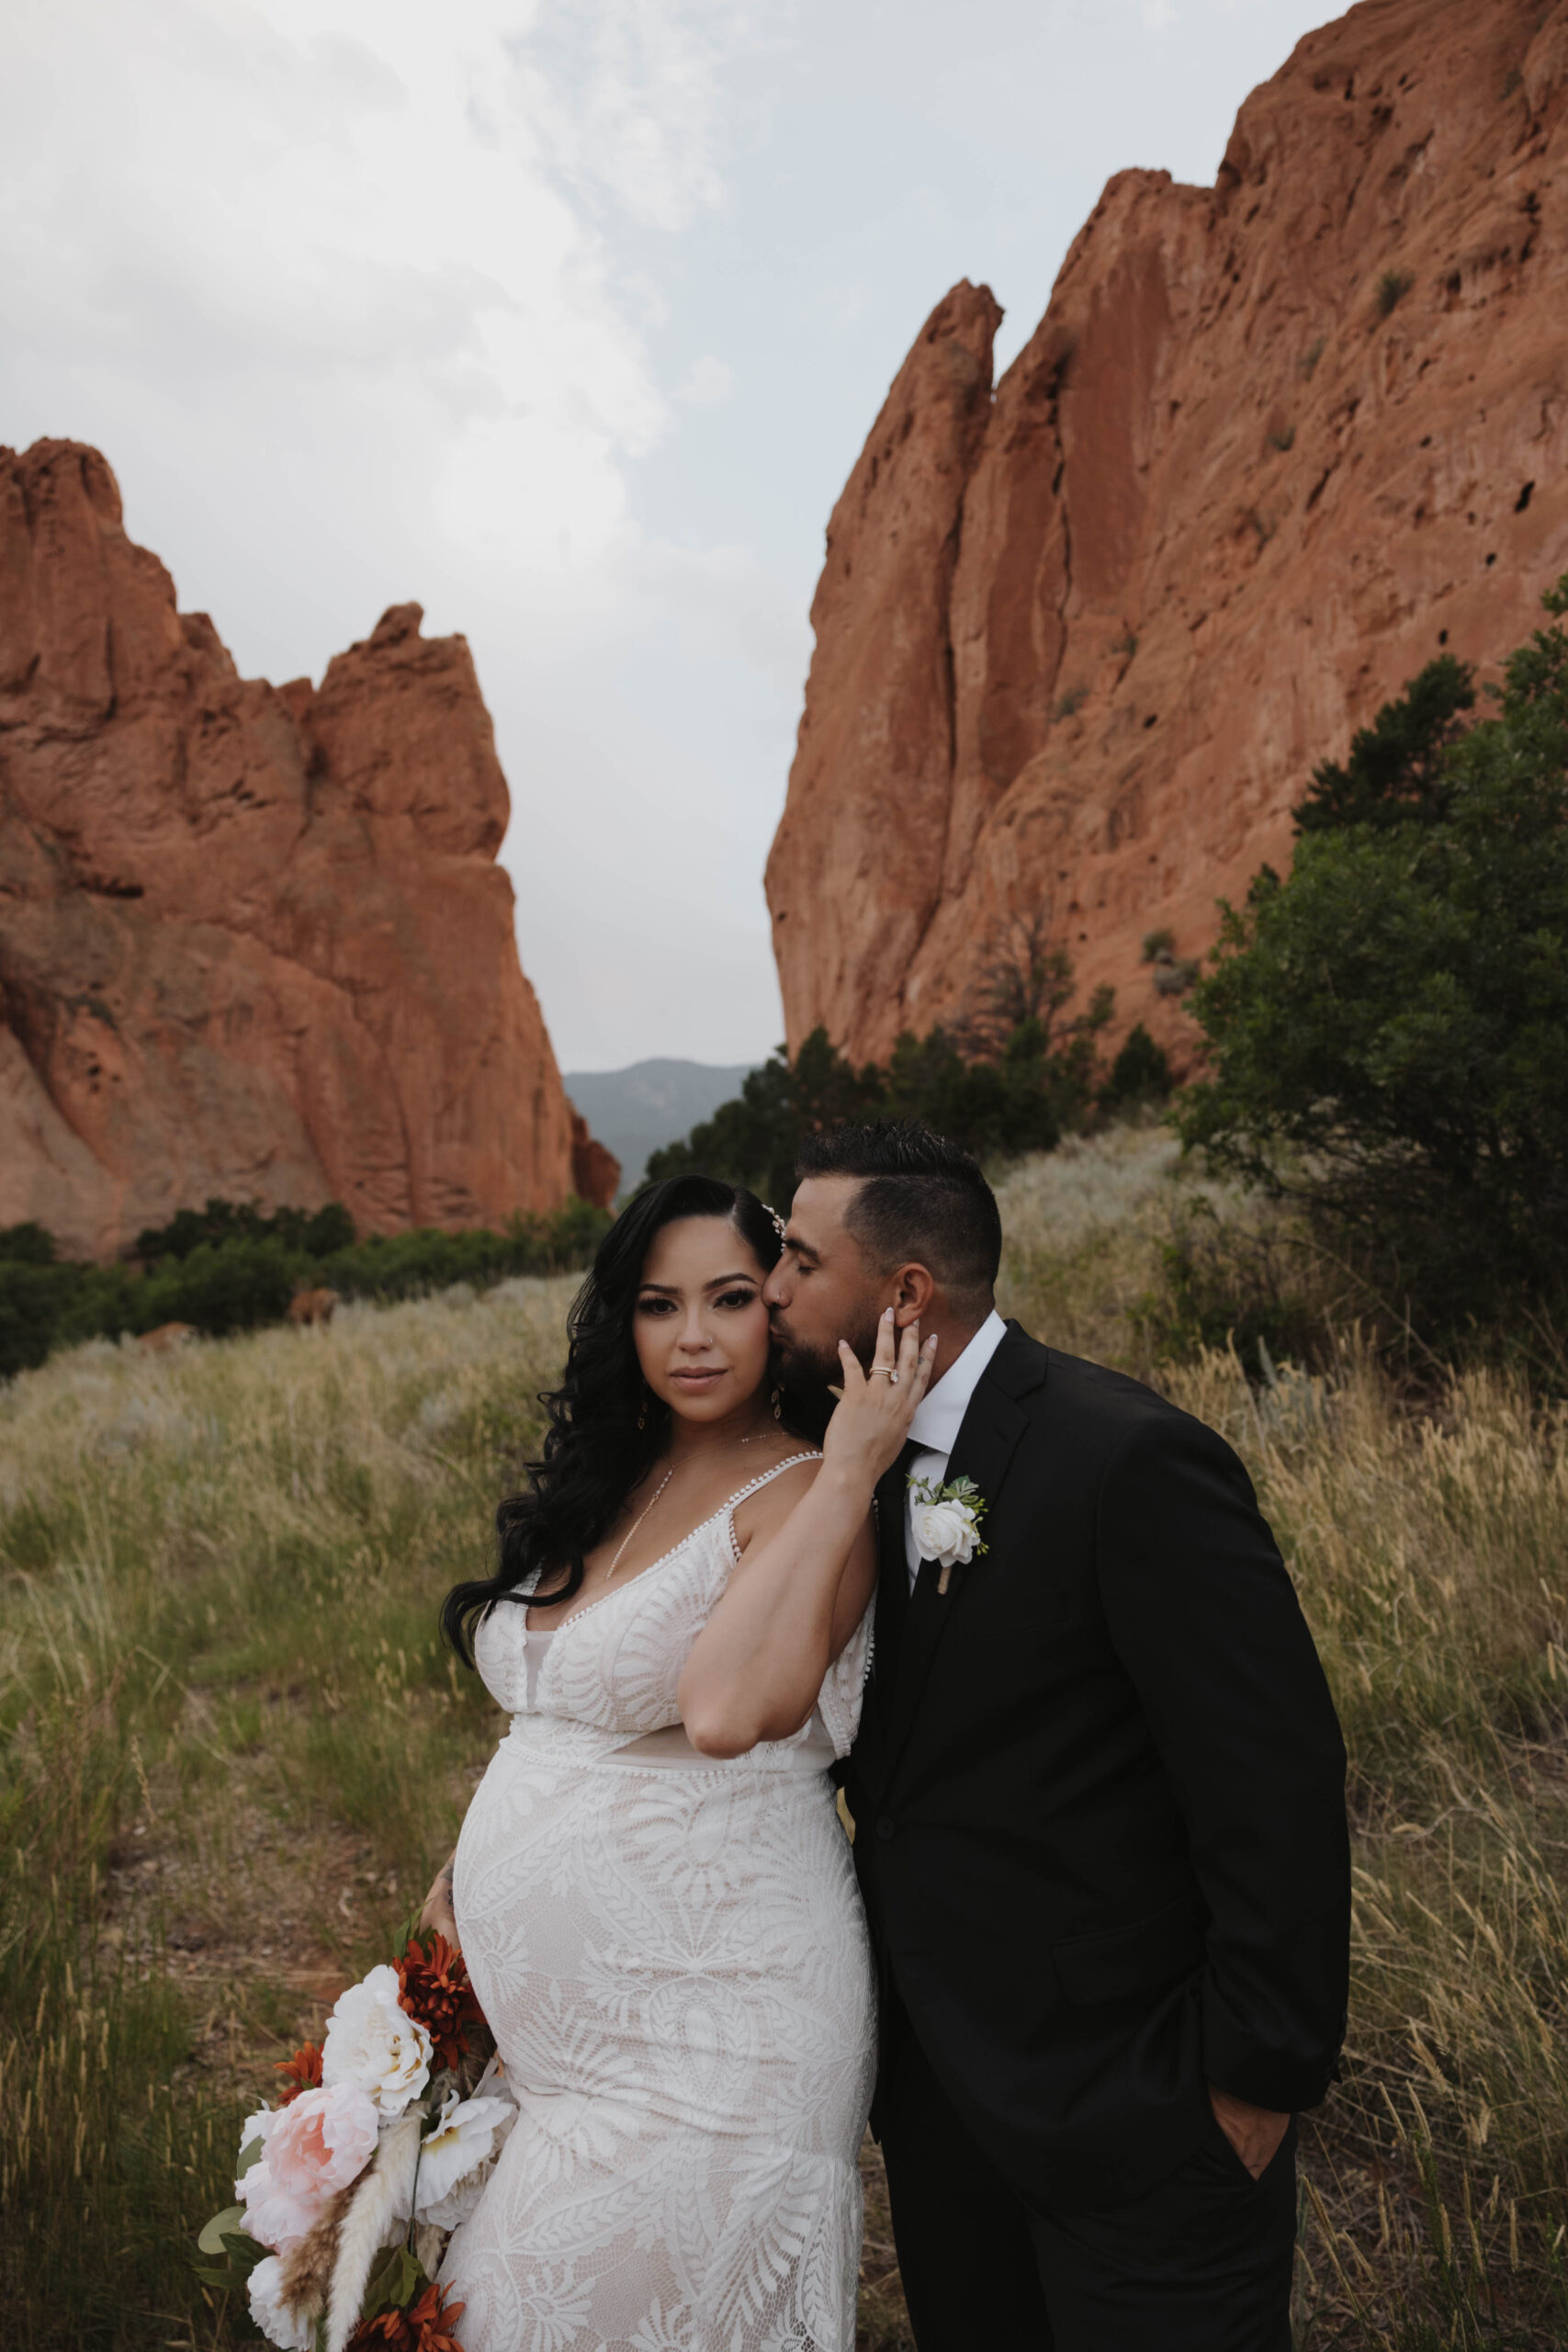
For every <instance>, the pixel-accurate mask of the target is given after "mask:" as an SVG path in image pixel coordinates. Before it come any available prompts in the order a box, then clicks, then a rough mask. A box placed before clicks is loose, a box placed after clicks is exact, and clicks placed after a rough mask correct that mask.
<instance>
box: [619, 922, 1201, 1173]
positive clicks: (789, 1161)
mask: <svg viewBox="0 0 1568 2352" xmlns="http://www.w3.org/2000/svg"><path fill="white" fill-rule="evenodd" d="M1072 994H1073V978H1072V966H1071V964H1070V962H1069V961H1068V958H1067V956H1066V954H1065V952H1064V951H1063V950H1061V949H1059V948H1055V949H1048V948H1046V947H1044V946H1043V944H1042V939H1041V934H1040V930H1039V927H1038V926H1037V925H1028V926H1025V927H1024V928H1023V930H1022V932H1021V935H1020V938H1019V940H1018V941H1015V942H1013V943H1011V944H1010V946H1009V947H1008V949H1007V950H1006V951H1005V952H1004V953H1003V954H1001V955H1000V956H997V957H996V958H994V959H993V961H992V962H991V963H990V964H989V965H987V967H986V968H985V969H984V971H983V972H982V975H981V981H980V987H979V989H978V991H977V1001H976V1005H975V1006H974V1007H973V1008H972V1009H971V1011H970V1012H968V1013H967V1014H966V1015H965V1016H964V1019H963V1020H962V1021H961V1022H959V1023H956V1024H955V1026H954V1027H953V1029H951V1030H947V1029H933V1030H931V1033H930V1034H929V1035H927V1036H924V1037H917V1036H915V1035H914V1034H913V1032H912V1031H908V1030H907V1031H906V1032H905V1033H904V1035H902V1036H901V1037H899V1039H898V1040H897V1044H896V1045H895V1046H894V1048H893V1053H892V1056H891V1058H890V1059H889V1061H888V1062H887V1064H886V1068H882V1067H879V1066H878V1065H877V1064H876V1063H874V1062H868V1063H867V1064H866V1065H865V1066H864V1068H863V1069H858V1070H857V1069H853V1068H852V1065H851V1064H850V1063H849V1062H848V1061H846V1060H845V1058H844V1057H843V1056H842V1055H841V1054H840V1052H839V1050H838V1048H837V1046H834V1045H832V1044H831V1042H830V1041H829V1036H828V1033H827V1031H826V1029H822V1028H818V1029H814V1030H813V1031H812V1033H811V1035H809V1036H808V1037H807V1039H806V1041H805V1043H804V1044H803V1045H802V1046H801V1048H800V1051H799V1053H798V1054H797V1055H796V1056H795V1060H794V1061H793V1062H792V1061H791V1060H790V1059H789V1057H788V1055H787V1053H786V1052H785V1050H784V1047H783V1046H780V1047H779V1049H778V1051H777V1052H776V1053H775V1054H774V1055H773V1057H771V1059H770V1060H768V1061H767V1062H765V1063H764V1064H763V1065H762V1067H761V1069H754V1070H752V1071H751V1072H750V1075H749V1076H748V1078H747V1079H746V1080H745V1083H744V1085H743V1086H742V1088H741V1090H740V1092H739V1095H738V1096H737V1097H736V1098H735V1100H734V1101H733V1102H730V1103H721V1104H720V1105H719V1108H718V1109H717V1110H716V1112H715V1113H714V1114H713V1117H712V1118H711V1119H707V1120H705V1121H704V1122H703V1124H702V1125H700V1126H696V1127H694V1128H693V1130H692V1132H691V1134H690V1135H689V1136H687V1137H686V1139H685V1141H684V1142H683V1143H672V1144H669V1145H667V1146H666V1147H665V1148H664V1149H663V1150H662V1151H656V1152H654V1153H653V1154H652V1156H651V1158H650V1159H649V1163H648V1175H647V1180H646V1181H647V1182H649V1183H650V1184H651V1183H657V1182H660V1180H661V1179H662V1178H664V1177H667V1176H683V1175H687V1174H690V1173H693V1172H695V1171H701V1172H702V1173H703V1174H705V1175H709V1176H720V1177H723V1178H725V1179H726V1180H727V1181H728V1182H730V1183H733V1184H748V1185H750V1188H751V1190H752V1191H753V1192H755V1193H760V1194H761V1196H762V1198H763V1199H764V1200H771V1201H773V1202H776V1203H777V1204H779V1205H780V1206H781V1207H784V1208H787V1206H788V1204H789V1200H790V1196H791V1194H792V1193H794V1190H795V1153H796V1151H797V1149H798V1148H799V1144H800V1140H801V1137H802V1136H807V1135H813V1134H817V1133H818V1132H819V1131H820V1130H821V1129H822V1128H824V1127H830V1126H836V1125H839V1124H840V1121H843V1120H846V1119H921V1120H924V1121H925V1123H926V1124H927V1125H929V1126H932V1127H935V1128H936V1129H937V1130H938V1131H939V1132H940V1133H941V1134H942V1135H945V1136H952V1137H953V1141H954V1142H956V1143H961V1144H963V1145H964V1146H965V1148H967V1149H969V1150H970V1151H973V1152H976V1153H977V1154H979V1155H980V1156H981V1157H982V1158H987V1159H993V1158H1005V1159H1016V1158H1017V1157H1019V1156H1020V1155H1021V1153H1023V1152H1027V1151H1049V1150H1050V1149H1052V1148H1053V1147H1054V1146H1055V1144H1057V1143H1059V1142H1060V1140H1061V1138H1062V1136H1064V1135H1067V1134H1070V1133H1072V1132H1073V1131H1074V1130H1075V1129H1077V1128H1078V1127H1081V1126H1082V1125H1084V1124H1085V1122H1086V1121H1087V1120H1088V1118H1089V1114H1090V1113H1091V1111H1092V1110H1093V1108H1094V1107H1095V1105H1096V1102H1097V1099H1100V1100H1101V1101H1109V1102H1111V1103H1112V1105H1113V1106H1114V1107H1118V1108H1120V1107H1123V1106H1126V1105H1131V1103H1134V1101H1144V1100H1150V1099H1154V1098H1155V1097H1156V1096H1160V1095H1163V1094H1164V1093H1165V1092H1166V1091H1168V1088H1169V1083H1170V1073H1169V1069H1168V1065H1167V1063H1166V1060H1165V1057H1164V1055H1163V1054H1162V1053H1161V1052H1160V1049H1159V1047H1158V1046H1156V1045H1155V1044H1154V1041H1153V1039H1152V1038H1150V1037H1149V1035H1148V1034H1147V1032H1146V1031H1145V1029H1144V1028H1143V1027H1142V1024H1141V1023H1140V1025H1139V1027H1138V1028H1137V1029H1136V1030H1134V1033H1133V1035H1132V1037H1130V1038H1129V1039H1128V1041H1127V1045H1126V1046H1123V1048H1122V1054H1121V1055H1120V1056H1119V1057H1118V1058H1117V1062H1116V1064H1115V1065H1114V1067H1113V1069H1112V1071H1111V1075H1110V1078H1109V1080H1107V1078H1106V1073H1105V1071H1104V1069H1103V1068H1102V1065H1101V1062H1100V1049H1099V1041H1100V1035H1101V1033H1102V1032H1103V1030H1104V1029H1105V1027H1106V1025H1107V1023H1109V1022H1110V1019H1111V1012H1112V1010H1113V1006H1114V995H1113V991H1112V990H1111V989H1109V988H1102V989H1098V990H1097V991H1096V993H1095V996H1094V998H1093V1000H1092V1001H1091V1003H1090V1004H1089V1008H1088V1010H1087V1011H1086V1012H1083V1013H1080V1014H1078V1015H1077V1017H1076V1018H1074V1019H1072V1020H1066V1019H1064V1018H1063V1017H1062V1016H1063V1012H1064V1008H1065V1007H1066V1004H1067V1003H1068V1002H1069V1001H1070V999H1071V997H1072ZM1134 1040H1137V1041H1138V1042H1137V1043H1134ZM1097 1091H1098V1092H1097Z"/></svg>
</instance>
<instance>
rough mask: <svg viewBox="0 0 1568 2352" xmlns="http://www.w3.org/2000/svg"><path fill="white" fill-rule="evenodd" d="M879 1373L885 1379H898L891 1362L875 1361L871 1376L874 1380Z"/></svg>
mask: <svg viewBox="0 0 1568 2352" xmlns="http://www.w3.org/2000/svg"><path fill="white" fill-rule="evenodd" d="M878 1374H880V1375H881V1377H882V1378H883V1379H884V1380H897V1377H898V1375H897V1373H896V1372H895V1371H894V1369H893V1367H892V1365H891V1364H890V1363H874V1364H873V1365H872V1367H871V1376H872V1378H873V1380H874V1379H876V1378H877V1376H878Z"/></svg>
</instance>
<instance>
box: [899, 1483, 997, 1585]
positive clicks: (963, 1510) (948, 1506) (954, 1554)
mask: <svg viewBox="0 0 1568 2352" xmlns="http://www.w3.org/2000/svg"><path fill="white" fill-rule="evenodd" d="M906 1483H907V1484H908V1489H909V1492H910V1495H911V1496H912V1497H913V1498H914V1510H913V1512H912V1517H913V1519H914V1523H915V1549H916V1551H917V1552H918V1553H919V1555H920V1557H921V1559H922V1560H940V1561H941V1562H942V1574H941V1576H940V1577H938V1578H937V1580H936V1589H937V1590H938V1592H945V1591H946V1590H947V1587H948V1582H949V1579H950V1578H951V1577H952V1575H953V1566H954V1564H955V1563H956V1564H957V1565H958V1566H961V1567H963V1566H967V1565H968V1563H969V1562H970V1561H971V1560H972V1559H973V1558H974V1557H975V1555H976V1552H984V1551H985V1550H987V1545H985V1544H982V1543H981V1541H980V1521H982V1520H983V1519H984V1518H985V1516H986V1510H987V1503H986V1498H985V1496H984V1495H983V1494H982V1493H981V1492H980V1489H979V1487H977V1486H976V1484H975V1481H974V1479H973V1478H954V1479H953V1483H952V1484H951V1486H946V1487H939V1486H937V1485H936V1484H935V1483H934V1482H933V1481H932V1480H931V1479H930V1478H915V1477H911V1478H909V1479H908V1481H907V1482H906Z"/></svg>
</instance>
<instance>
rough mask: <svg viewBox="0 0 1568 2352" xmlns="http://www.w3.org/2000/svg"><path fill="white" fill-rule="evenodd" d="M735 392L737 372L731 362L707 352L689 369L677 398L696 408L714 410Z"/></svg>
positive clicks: (694, 361)
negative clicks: (720, 402)
mask: <svg viewBox="0 0 1568 2352" xmlns="http://www.w3.org/2000/svg"><path fill="white" fill-rule="evenodd" d="M733 390H735V370H734V368H731V366H730V365H729V362H728V360H727V359H716V358H715V357H714V356H713V354H712V353H711V352H705V353H704V354H703V356H702V357H701V358H700V359H694V360H693V362H692V364H691V366H690V368H687V370H686V379H685V381H684V383H682V385H681V387H680V389H679V390H678V391H677V392H676V395H675V397H676V399H677V400H682V401H690V402H691V404H692V406H693V407H694V408H713V407H715V406H716V403H717V402H718V401H727V400H728V398H729V395H730V393H731V392H732V391H733Z"/></svg>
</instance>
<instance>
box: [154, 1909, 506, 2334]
mask: <svg viewBox="0 0 1568 2352" xmlns="http://www.w3.org/2000/svg"><path fill="white" fill-rule="evenodd" d="M493 2049H494V2045H493V2043H492V2041H491V2035H490V2030H489V2028H488V2027H487V2026H486V2024H485V2021H484V2017H483V2014H482V2012H481V2011H480V2008H479V2002H478V2001H477V2000H476V1999H475V1997H474V1992H473V1987H472V1986H471V1985H470V1984H469V1983H468V1970H467V1969H466V1968H465V1967H464V1965H463V1962H462V1960H461V1958H460V1957H459V1956H458V1954H457V1953H456V1952H454V1951H453V1950H452V1948H451V1946H450V1945H449V1944H448V1943H447V1942H446V1938H445V1937H444V1936H436V1937H434V1939H430V1940H429V1941H427V1942H423V1943H422V1942H420V1941H418V1940H417V1939H415V1940H411V1942H410V1943H409V1945H408V1947H407V1949H406V1950H405V1951H403V1953H402V1954H401V1956H400V1958H399V1959H398V1960H396V1961H394V1962H389V1963H384V1964H383V1965H382V1966H380V1967H378V1968H373V1969H372V1970H371V1971H370V1973H369V1974H368V1975H367V1976H366V1977H364V1978H362V1979H361V1981H360V1982H359V1983H358V1984H357V1985H350V1986H349V1988H348V1990H347V1992H346V1993H344V1994H343V1995H342V1996H340V1998H339V2000H338V2003H337V2007H335V2008H334V2009H333V2013H332V2015H331V2017H330V2018H328V2019H327V2028H326V2032H325V2034H324V2036H323V2037H322V2040H321V2046H320V2047H319V2048H318V2047H317V2045H316V2044H315V2043H314V2042H310V2041H308V2042H307V2043H306V2044H305V2046H304V2048H303V2049H302V2050H299V2051H297V2052H295V2054H294V2056H293V2057H292V2058H288V2059H286V2060H284V2061H283V2062H282V2063H281V2064H280V2065H279V2068H278V2071H279V2073H280V2074H281V2075H283V2076H284V2078H285V2086H284V2088H283V2089H282V2090H281V2092H280V2094H279V2097H278V2102H277V2105H276V2107H264V2108H263V2109H261V2110H260V2112H259V2113H257V2114H255V2115H252V2116H250V2117H248V2118H247V2119H246V2121H245V2124H244V2127H243V2131H241V2134H240V2156H239V2163H238V2166H237V2168H236V2169H237V2175H238V2177H237V2178H236V2180H235V2182H234V2188H235V2193H236V2195H237V2196H238V2197H239V2199H240V2202H239V2204H237V2205H231V2206H230V2207H229V2208H228V2210H227V2211H225V2212H222V2213H218V2214H215V2215H214V2217H213V2219H212V2220H211V2221H210V2222H209V2223H208V2224H207V2227H206V2228H205V2229H204V2230H203V2231H202V2233H201V2235H200V2238H199V2239H198V2240H197V2245H198V2248H199V2251H200V2256H201V2257H202V2258H201V2259H200V2260H199V2261H198V2263H197V2275H198V2277H199V2278H202V2280H203V2281H204V2282H205V2283H206V2284H207V2285H209V2286H211V2287H222V2288H231V2289H239V2288H243V2289H244V2290H245V2291H246V2293H247V2294H248V2297H249V2301H250V2308H251V2316H252V2318H253V2319H254V2321H255V2323H256V2325H257V2326H258V2327H259V2328H260V2329H261V2332H262V2334H263V2335H265V2337H266V2339H267V2341H268V2343H269V2344H273V2345H276V2346H278V2347H279V2352H462V2348H461V2346H460V2344H459V2342H458V2338H457V2329H456V2324H457V2318H458V2315H459V2313H460V2312H461V2311H462V2308H463V2306H462V2304H461V2303H457V2302H447V2301H446V2300H445V2298H444V2296H443V2293H442V2290H440V2289H439V2288H438V2287H436V2286H435V2285H434V2283H433V2281H434V2277H435V2273H436V2272H437V2270H438V2269H439V2268H440V2266H441V2257H442V2255H443V2253H444V2252H445V2250H446V2238H447V2235H448V2233H450V2232H451V2231H452V2230H454V2229H456V2227H457V2224H458V2222H463V2221H466V2220H467V2219H468V2215H469V2214H470V2213H471V2212H472V2211H473V2209H474V2207H475V2206H476V2205H477V2204H478V2202H479V2191H480V2190H481V2188H483V2186H484V2184H485V2181H486V2180H487V2179H488V2178H489V2177H490V2173H491V2169H492V2167H493V2165H494V2163H495V2159H496V2157H497V2155H498V2154H499V2153H500V2150H501V2145H502V2142H503V2141H504V2139H505V2137H506V2134H507V2132H508V2131H509V2130H510V2129H511V2127H512V2124H513V2121H514V2120H515V2119H516V2114H517V2107H516V2102H515V2101H514V2100H513V2098H512V2096H511V2094H510V2092H509V2091H508V2089H507V2087H506V2084H505V2080H504V2076H503V2075H502V2067H501V2062H500V2060H499V2058H497V2057H496V2056H495V2055H494V2054H493ZM487 2060H488V2063H487Z"/></svg>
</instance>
